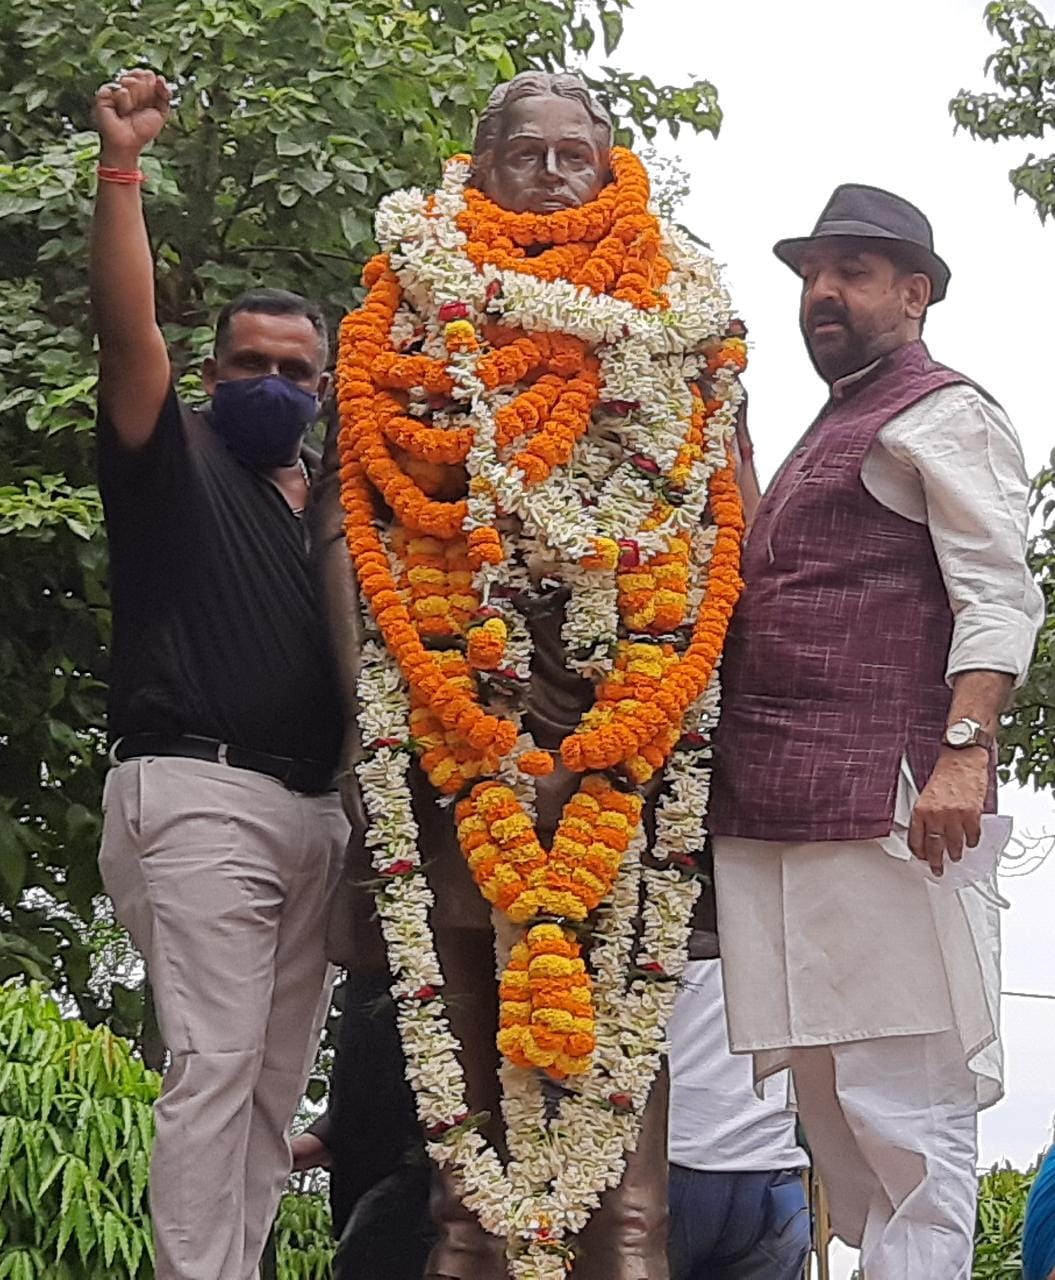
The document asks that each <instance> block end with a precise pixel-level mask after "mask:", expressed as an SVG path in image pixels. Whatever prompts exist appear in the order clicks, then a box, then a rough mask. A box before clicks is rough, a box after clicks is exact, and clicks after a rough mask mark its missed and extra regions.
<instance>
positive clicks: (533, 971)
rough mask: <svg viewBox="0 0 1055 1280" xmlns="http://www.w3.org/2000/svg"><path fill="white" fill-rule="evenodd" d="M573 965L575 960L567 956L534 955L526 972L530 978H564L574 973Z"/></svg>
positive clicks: (580, 962)
mask: <svg viewBox="0 0 1055 1280" xmlns="http://www.w3.org/2000/svg"><path fill="white" fill-rule="evenodd" d="M578 963H579V964H582V961H581V960H580V961H578ZM575 965H576V961H574V960H569V959H568V957H567V956H550V955H544V956H536V957H535V958H534V959H533V960H532V961H531V964H530V965H529V966H528V973H529V974H530V975H531V976H532V978H565V977H570V976H571V975H572V974H573V973H575Z"/></svg>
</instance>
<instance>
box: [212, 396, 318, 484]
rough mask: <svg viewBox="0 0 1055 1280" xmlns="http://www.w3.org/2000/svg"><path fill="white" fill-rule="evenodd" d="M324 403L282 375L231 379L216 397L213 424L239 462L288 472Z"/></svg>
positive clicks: (213, 408)
mask: <svg viewBox="0 0 1055 1280" xmlns="http://www.w3.org/2000/svg"><path fill="white" fill-rule="evenodd" d="M318 411H319V402H318V400H317V399H316V398H315V396H313V395H312V394H311V392H310V391H304V390H303V389H302V388H300V387H298V386H297V384H296V383H295V382H290V380H289V379H288V378H283V377H282V376H281V374H277V373H268V374H265V375H264V376H263V377H261V378H230V379H228V380H227V381H226V382H218V383H217V384H216V390H215V391H214V392H213V396H212V424H213V426H214V427H215V428H216V433H217V435H219V436H220V438H221V439H222V440H223V442H224V444H226V445H227V447H228V449H230V451H231V452H232V453H233V454H234V456H235V457H236V458H237V459H238V461H239V462H242V463H244V464H245V465H246V466H247V467H252V468H253V469H254V470H256V471H265V470H267V469H269V468H270V467H284V466H289V465H290V463H293V462H295V461H296V460H297V451H298V449H299V448H300V442H301V439H302V437H303V435H304V432H305V431H307V429H308V427H310V426H311V424H312V423H313V422H314V421H315V415H316V414H317V413H318Z"/></svg>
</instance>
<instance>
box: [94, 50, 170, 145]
mask: <svg viewBox="0 0 1055 1280" xmlns="http://www.w3.org/2000/svg"><path fill="white" fill-rule="evenodd" d="M170 98H171V90H170V89H169V87H168V85H167V84H166V83H165V80H164V79H163V77H161V76H159V75H157V73H156V72H153V71H145V70H140V71H128V72H125V74H124V75H122V76H120V77H119V78H118V79H117V80H115V81H114V82H113V83H111V84H104V85H103V87H102V88H101V89H100V90H99V92H98V93H97V94H96V95H95V126H96V128H97V129H98V130H99V136H100V138H101V139H102V154H101V156H100V161H101V163H102V164H104V165H113V166H114V167H117V168H135V167H136V166H137V165H138V163H139V156H140V154H141V152H142V151H143V148H144V147H146V146H149V144H150V143H151V142H153V141H154V139H155V138H156V137H157V136H158V134H159V133H160V132H161V130H162V128H163V127H164V124H165V121H166V120H167V119H168V114H169V102H170Z"/></svg>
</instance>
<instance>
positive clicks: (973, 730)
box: [941, 716, 993, 751]
mask: <svg viewBox="0 0 1055 1280" xmlns="http://www.w3.org/2000/svg"><path fill="white" fill-rule="evenodd" d="M941 740H942V742H943V743H944V744H945V745H946V746H947V747H952V748H953V749H954V750H956V751H962V750H963V749H964V748H965V747H985V749H986V751H990V750H992V746H993V735H992V734H991V733H986V732H985V730H984V729H983V728H982V726H981V725H980V724H979V723H978V721H977V720H969V719H968V718H967V717H966V716H965V717H964V718H963V719H962V720H957V721H955V722H954V723H953V724H950V725H949V727H948V728H947V729H946V730H945V732H944V733H943V734H942V735H941Z"/></svg>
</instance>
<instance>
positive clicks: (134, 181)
mask: <svg viewBox="0 0 1055 1280" xmlns="http://www.w3.org/2000/svg"><path fill="white" fill-rule="evenodd" d="M95 172H96V173H97V174H98V175H99V181H100V182H114V183H116V184H117V185H118V186H119V187H134V186H136V185H138V184H139V183H140V182H145V181H146V177H147V176H146V174H145V173H144V172H143V170H142V169H112V168H110V166H109V165H105V164H101V165H98V166H97V167H96V170H95Z"/></svg>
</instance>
